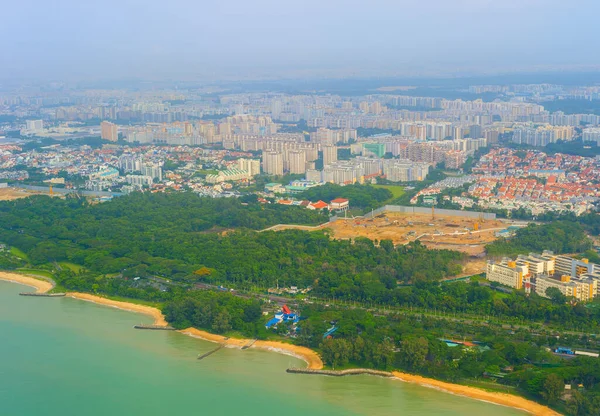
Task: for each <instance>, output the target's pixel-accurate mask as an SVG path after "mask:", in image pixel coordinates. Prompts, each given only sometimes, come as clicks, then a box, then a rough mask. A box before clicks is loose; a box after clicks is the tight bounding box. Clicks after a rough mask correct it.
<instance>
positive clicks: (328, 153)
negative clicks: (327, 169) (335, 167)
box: [323, 146, 338, 166]
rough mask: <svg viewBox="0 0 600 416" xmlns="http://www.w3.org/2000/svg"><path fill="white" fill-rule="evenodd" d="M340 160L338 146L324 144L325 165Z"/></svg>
mask: <svg viewBox="0 0 600 416" xmlns="http://www.w3.org/2000/svg"><path fill="white" fill-rule="evenodd" d="M336 160H338V152H337V147H336V146H323V166H327V165H329V164H331V163H333V162H335V161H336Z"/></svg>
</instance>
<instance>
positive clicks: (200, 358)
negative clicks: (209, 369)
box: [198, 344, 225, 360]
mask: <svg viewBox="0 0 600 416" xmlns="http://www.w3.org/2000/svg"><path fill="white" fill-rule="evenodd" d="M224 346H225V344H220V345H219V346H218V347H217V348H215V349H214V350H210V351H209V352H207V353H204V354H202V355H199V356H198V359H199V360H202V359H204V358H206V357H208V356H209V355H212V354H214V353H215V352H217V351H219V350H220V349H221V348H223V347H224Z"/></svg>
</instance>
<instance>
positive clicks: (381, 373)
mask: <svg viewBox="0 0 600 416" xmlns="http://www.w3.org/2000/svg"><path fill="white" fill-rule="evenodd" d="M286 372H288V373H293V374H316V375H322V376H333V377H343V376H358V375H361V374H368V375H371V376H379V377H394V375H393V374H392V373H390V372H389V371H380V370H371V369H369V368H350V369H348V370H313V369H310V368H288V369H287V370H286Z"/></svg>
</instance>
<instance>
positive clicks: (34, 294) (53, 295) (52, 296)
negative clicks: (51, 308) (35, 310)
mask: <svg viewBox="0 0 600 416" xmlns="http://www.w3.org/2000/svg"><path fill="white" fill-rule="evenodd" d="M19 295H21V296H39V297H43V298H59V297H63V296H65V295H66V293H37V292H23V293H19Z"/></svg>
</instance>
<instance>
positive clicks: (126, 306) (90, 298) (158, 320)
mask: <svg viewBox="0 0 600 416" xmlns="http://www.w3.org/2000/svg"><path fill="white" fill-rule="evenodd" d="M67 296H69V297H71V298H73V299H79V300H85V301H87V302H93V303H97V304H99V305H105V306H111V307H113V308H117V309H122V310H124V311H129V312H137V313H143V314H145V315H149V316H151V317H152V318H154V325H159V326H167V325H169V324H168V323H167V321H166V320H165V317H164V315H163V314H162V312H161V311H160V309H157V308H153V307H152V306H146V305H138V304H137V303H129V302H121V301H118V300H112V299H107V298H103V297H101V296H96V295H90V294H89V293H78V292H67Z"/></svg>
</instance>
